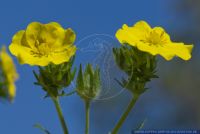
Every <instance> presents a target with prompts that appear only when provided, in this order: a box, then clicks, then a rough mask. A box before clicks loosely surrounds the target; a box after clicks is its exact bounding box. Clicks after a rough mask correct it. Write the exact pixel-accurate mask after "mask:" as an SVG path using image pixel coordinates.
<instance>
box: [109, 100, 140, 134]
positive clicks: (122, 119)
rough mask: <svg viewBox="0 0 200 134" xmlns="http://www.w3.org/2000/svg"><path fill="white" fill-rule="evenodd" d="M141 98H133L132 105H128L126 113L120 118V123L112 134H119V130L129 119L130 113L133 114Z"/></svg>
mask: <svg viewBox="0 0 200 134" xmlns="http://www.w3.org/2000/svg"><path fill="white" fill-rule="evenodd" d="M138 98H139V96H133V97H132V99H131V101H130V103H129V104H128V106H127V108H126V110H125V111H124V113H123V114H122V116H121V117H120V119H119V121H118V122H117V124H116V125H115V127H114V128H113V130H112V132H111V133H112V134H117V132H118V131H119V129H120V128H121V126H122V124H123V123H124V121H125V120H126V118H127V117H128V115H129V113H130V112H131V110H132V109H133V107H134V105H135V103H136V101H137V100H138Z"/></svg>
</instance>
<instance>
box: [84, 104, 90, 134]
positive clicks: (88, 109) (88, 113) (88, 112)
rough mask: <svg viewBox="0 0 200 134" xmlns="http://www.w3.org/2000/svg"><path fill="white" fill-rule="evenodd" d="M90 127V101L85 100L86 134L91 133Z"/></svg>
mask: <svg viewBox="0 0 200 134" xmlns="http://www.w3.org/2000/svg"><path fill="white" fill-rule="evenodd" d="M89 127H90V102H89V101H85V134H89Z"/></svg>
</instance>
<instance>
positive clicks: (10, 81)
mask: <svg viewBox="0 0 200 134" xmlns="http://www.w3.org/2000/svg"><path fill="white" fill-rule="evenodd" d="M0 68H1V69H2V70H1V71H2V74H3V77H4V82H3V83H4V84H6V87H7V89H8V95H9V97H10V98H11V99H13V98H14V97H15V92H16V91H15V90H16V88H15V81H16V80H17V78H18V74H17V72H16V68H15V65H14V63H13V60H12V58H11V57H10V55H8V53H7V52H6V48H5V47H3V48H2V50H1V51H0Z"/></svg>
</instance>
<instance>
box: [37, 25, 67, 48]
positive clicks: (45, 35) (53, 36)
mask: <svg viewBox="0 0 200 134" xmlns="http://www.w3.org/2000/svg"><path fill="white" fill-rule="evenodd" d="M40 37H41V38H42V39H43V40H44V41H45V42H46V43H48V44H49V45H51V47H53V48H54V47H55V48H56V47H59V46H62V44H63V41H64V39H65V30H64V29H63V28H62V27H61V26H60V24H58V23H56V22H51V23H48V24H45V25H44V29H43V30H42V31H41V33H40Z"/></svg>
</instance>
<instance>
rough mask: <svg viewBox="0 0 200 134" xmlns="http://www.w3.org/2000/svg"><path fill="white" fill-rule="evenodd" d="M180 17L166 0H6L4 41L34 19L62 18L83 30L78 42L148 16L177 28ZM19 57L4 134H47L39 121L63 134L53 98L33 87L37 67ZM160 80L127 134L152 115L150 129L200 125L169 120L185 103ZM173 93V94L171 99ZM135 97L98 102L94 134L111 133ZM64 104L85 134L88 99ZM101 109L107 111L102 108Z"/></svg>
mask: <svg viewBox="0 0 200 134" xmlns="http://www.w3.org/2000/svg"><path fill="white" fill-rule="evenodd" d="M168 2H169V1H168ZM174 19H175V16H172V11H171V7H170V4H169V3H167V1H163V0H151V1H150V0H149V1H148V0H123V1H117V0H98V1H97V0H1V1H0V20H1V21H0V44H1V45H3V44H5V45H7V46H8V45H9V44H10V43H11V39H12V36H13V35H14V34H15V33H16V32H17V31H18V30H21V29H25V28H26V26H27V25H28V24H29V23H30V22H33V21H39V22H42V23H48V22H51V21H56V22H59V23H60V24H61V25H62V26H63V27H65V28H67V27H71V28H73V29H74V31H75V32H76V34H77V40H76V41H77V42H78V41H79V40H81V39H83V38H84V37H86V36H88V35H91V34H94V33H97V34H109V35H113V36H114V34H115V32H116V30H117V29H118V28H120V27H121V26H122V24H124V23H126V24H129V25H132V24H134V23H135V22H137V21H138V20H146V21H148V22H149V23H150V24H151V25H152V26H157V25H161V26H163V27H164V28H166V29H172V27H173V25H175V24H174V23H173V22H174ZM169 33H170V30H169ZM77 58H78V60H79V61H81V60H82V61H83V63H84V57H81V56H78V55H77ZM14 59H15V63H16V64H17V69H18V72H19V74H20V79H19V80H18V81H17V97H16V99H15V101H14V103H13V104H9V103H0V134H40V133H42V132H40V131H39V130H38V129H35V128H34V127H33V124H35V123H41V124H42V125H43V126H44V127H46V128H47V129H49V130H50V132H52V134H61V133H62V129H61V127H60V124H59V120H58V117H57V114H56V111H55V108H54V106H53V103H52V102H51V100H50V99H45V100H44V99H43V96H44V92H43V91H42V90H41V88H40V87H36V86H34V85H33V82H34V81H35V78H34V77H33V74H32V70H33V69H37V68H36V67H30V66H28V65H23V66H22V65H19V64H18V62H17V60H16V58H14ZM161 61H162V60H161ZM168 63H169V62H168ZM170 64H171V63H170ZM182 65H183V64H182ZM184 65H185V64H184ZM162 66H168V64H167V63H164V64H163V65H162ZM159 70H160V69H159ZM165 76H166V75H165ZM159 82H160V81H159V80H157V82H156V83H154V82H153V84H152V86H153V87H154V89H152V90H151V91H148V93H147V94H146V95H144V96H143V97H142V98H145V97H146V99H145V100H143V99H142V98H141V100H139V102H138V104H137V105H136V108H135V112H132V113H131V115H130V117H129V119H128V120H127V122H126V123H125V124H124V126H123V127H122V130H121V131H120V133H121V134H128V133H130V131H131V129H133V127H134V126H137V124H138V123H139V122H140V121H142V120H143V119H145V118H147V117H148V118H149V122H147V123H146V126H145V128H151V129H153V128H156V129H159V128H160V129H164V128H172V129H174V128H190V127H192V126H193V128H197V127H199V125H198V123H199V122H195V123H194V122H191V123H190V122H187V121H186V122H185V123H183V124H178V123H176V122H173V121H171V122H170V121H169V120H168V118H169V119H173V118H175V117H173V116H170V115H174V114H173V112H175V110H174V109H175V108H176V106H177V105H179V103H180V104H182V103H181V102H179V101H175V100H176V97H175V96H173V95H171V94H172V92H168V94H167V96H166V94H165V93H166V91H162V92H161V91H159V90H157V89H156V86H155V85H156V84H158V83H159ZM172 87H173V86H171V87H168V88H172ZM163 88H165V87H163ZM169 96H172V97H171V98H170V100H169V99H168V97H169ZM124 97H125V98H126V99H123V103H122V104H123V105H122V104H119V105H115V107H110V106H109V104H112V103H113V101H114V102H117V100H118V99H119V98H124ZM129 98H130V96H129V95H128V94H127V93H123V94H121V95H120V97H116V98H113V100H112V99H111V100H108V101H103V102H97V103H95V104H96V105H95V104H94V105H93V108H92V111H91V113H92V115H91V118H94V119H91V130H90V131H91V134H106V132H108V131H109V130H110V129H111V128H112V127H113V125H114V123H115V122H116V120H117V117H118V116H119V115H120V114H121V113H122V111H123V109H124V108H125V106H126V104H127V102H128V100H129ZM119 100H120V99H119ZM119 102H120V101H119ZM119 102H118V103H119ZM147 102H148V103H147ZM61 103H62V107H63V113H64V116H65V117H66V121H67V124H68V128H69V131H70V133H71V134H83V132H84V105H83V102H82V101H81V100H80V98H79V97H78V96H77V95H73V96H70V97H65V98H62V99H61ZM147 104H148V105H147ZM171 104H174V105H171ZM103 105H106V106H107V107H104V106H103ZM98 107H99V108H98ZM100 108H103V109H101V110H99V109H100ZM137 109H139V110H137ZM98 110H99V111H98ZM185 114H187V112H186V113H185ZM109 117H110V119H109ZM188 118H190V117H188ZM134 119H135V120H134ZM183 121H184V120H183ZM103 122H104V123H103ZM164 122H166V123H168V124H165V123H164ZM194 124H196V126H195V125H194Z"/></svg>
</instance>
